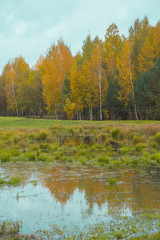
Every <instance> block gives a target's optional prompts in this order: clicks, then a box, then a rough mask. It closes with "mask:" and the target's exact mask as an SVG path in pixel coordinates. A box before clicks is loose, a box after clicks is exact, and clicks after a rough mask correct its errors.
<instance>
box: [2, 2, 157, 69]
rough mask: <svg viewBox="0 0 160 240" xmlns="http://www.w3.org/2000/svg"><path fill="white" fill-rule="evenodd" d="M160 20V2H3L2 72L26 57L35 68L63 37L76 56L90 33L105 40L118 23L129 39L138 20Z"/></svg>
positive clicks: (121, 32)
mask: <svg viewBox="0 0 160 240" xmlns="http://www.w3.org/2000/svg"><path fill="white" fill-rule="evenodd" d="M145 15H146V16H147V17H148V19H149V22H150V24H151V25H156V23H157V22H158V21H160V0H0V73H1V72H2V69H3V67H4V66H5V64H6V63H7V62H8V60H10V59H13V58H15V57H18V56H20V55H21V56H23V57H24V58H25V60H26V62H27V63H28V64H29V65H30V67H33V66H34V64H35V63H36V61H37V60H38V58H39V56H40V55H41V54H42V55H43V56H45V54H46V52H47V49H48V48H49V47H50V46H51V44H52V43H56V42H57V40H58V39H59V38H62V39H63V40H64V42H65V43H66V44H67V45H68V46H69V47H70V49H71V52H72V54H73V55H75V54H76V53H77V52H79V51H80V50H81V48H82V45H83V41H84V40H85V38H86V36H87V35H88V34H90V35H91V37H92V39H93V38H94V37H95V36H97V35H98V36H99V37H100V38H101V39H104V35H105V33H106V29H107V28H108V27H109V25H111V24H112V23H115V24H116V25H117V26H118V28H119V31H120V34H124V35H125V36H127V34H128V29H129V27H130V26H131V25H133V23H134V21H135V19H136V18H140V20H141V19H143V18H144V16H145Z"/></svg>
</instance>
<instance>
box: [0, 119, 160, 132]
mask: <svg viewBox="0 0 160 240" xmlns="http://www.w3.org/2000/svg"><path fill="white" fill-rule="evenodd" d="M147 123H149V124H154V123H160V122H159V121H110V120H108V121H85V120H82V121H75V120H74V121H70V120H52V119H33V118H17V117H0V128H1V129H3V128H21V127H26V128H49V127H52V126H54V125H63V126H75V125H78V126H80V125H90V124H91V125H93V124H94V125H97V126H99V125H100V126H103V127H104V126H105V125H108V124H112V125H115V126H117V125H119V124H120V125H121V124H147Z"/></svg>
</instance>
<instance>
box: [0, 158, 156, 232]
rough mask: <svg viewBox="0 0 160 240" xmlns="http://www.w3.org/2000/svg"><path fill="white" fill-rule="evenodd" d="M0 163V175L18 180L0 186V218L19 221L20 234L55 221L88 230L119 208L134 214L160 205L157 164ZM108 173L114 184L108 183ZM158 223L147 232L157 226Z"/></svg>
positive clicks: (108, 219) (71, 228) (107, 221)
mask: <svg viewBox="0 0 160 240" xmlns="http://www.w3.org/2000/svg"><path fill="white" fill-rule="evenodd" d="M0 166H1V168H0V178H4V177H5V176H6V177H11V176H13V175H14V176H17V175H18V176H20V178H21V179H22V183H21V184H20V185H18V186H8V185H2V186H1V187H0V222H3V221H17V222H18V223H19V224H20V232H21V234H32V233H36V231H37V230H46V231H47V230H48V231H49V230H51V229H52V228H53V226H55V225H56V226H57V227H58V228H60V229H63V228H64V227H65V229H66V231H72V232H76V231H87V229H88V226H92V225H98V224H101V223H102V222H103V223H105V224H108V225H109V224H110V223H111V222H112V221H113V219H114V216H116V215H117V213H118V214H119V216H126V217H129V218H132V219H134V218H136V217H137V215H138V214H142V213H144V212H146V211H148V210H153V209H154V211H159V210H160V178H159V176H160V168H148V169H147V168H144V169H138V168H133V169H132V168H121V169H120V168H115V169H103V168H101V169H100V168H97V167H93V166H83V167H82V166H73V165H71V166H70V165H61V164H43V163H33V162H32V163H30V162H28V163H5V164H1V165H0ZM110 178H114V179H116V183H115V184H110V183H109V179H110ZM156 223H157V220H156V221H155V226H153V228H151V229H149V230H147V231H149V232H151V233H152V232H154V231H156V230H157V227H156ZM152 224H153V225H154V222H153V221H152ZM77 229H78V230H77Z"/></svg>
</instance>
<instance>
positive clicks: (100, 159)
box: [97, 155, 109, 164]
mask: <svg viewBox="0 0 160 240" xmlns="http://www.w3.org/2000/svg"><path fill="white" fill-rule="evenodd" d="M97 161H98V162H99V163H105V164H107V163H109V157H107V156H105V155H102V156H99V157H98V159H97Z"/></svg>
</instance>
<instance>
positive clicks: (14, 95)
mask: <svg viewBox="0 0 160 240" xmlns="http://www.w3.org/2000/svg"><path fill="white" fill-rule="evenodd" d="M12 91H13V97H14V101H15V107H16V114H17V117H18V107H17V100H16V94H15V89H14V84H13V80H12Z"/></svg>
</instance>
